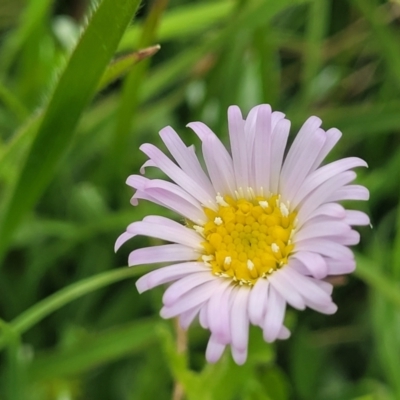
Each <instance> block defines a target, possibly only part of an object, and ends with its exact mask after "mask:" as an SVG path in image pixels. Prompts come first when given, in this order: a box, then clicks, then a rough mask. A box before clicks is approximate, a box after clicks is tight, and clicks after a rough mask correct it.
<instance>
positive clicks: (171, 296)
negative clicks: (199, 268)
mask: <svg viewBox="0 0 400 400" xmlns="http://www.w3.org/2000/svg"><path fill="white" fill-rule="evenodd" d="M213 279H215V276H214V275H213V274H212V273H211V271H204V272H197V273H193V274H190V275H187V276H185V277H184V278H181V279H179V280H177V281H176V282H174V283H173V284H172V285H171V286H170V287H169V288H168V289H167V290H166V291H165V292H164V295H163V303H164V304H165V305H166V306H167V307H169V306H172V305H173V304H174V303H175V302H176V301H179V299H180V297H181V296H183V295H184V294H186V293H187V292H189V291H191V290H193V289H194V288H195V287H197V286H200V285H202V284H203V283H206V282H208V281H211V280H213Z"/></svg>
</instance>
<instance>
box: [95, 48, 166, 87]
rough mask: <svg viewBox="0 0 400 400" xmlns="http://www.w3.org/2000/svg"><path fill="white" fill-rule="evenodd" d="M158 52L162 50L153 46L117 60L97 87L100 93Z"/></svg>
mask: <svg viewBox="0 0 400 400" xmlns="http://www.w3.org/2000/svg"><path fill="white" fill-rule="evenodd" d="M158 50H160V46H159V45H156V46H151V47H147V48H145V49H142V50H139V51H136V52H134V53H131V54H128V55H126V56H123V57H120V58H118V59H117V60H115V61H113V62H112V63H111V64H110V65H109V66H108V67H107V70H106V71H105V72H104V74H103V77H102V78H101V80H100V83H99V85H98V87H97V91H99V92H100V91H101V90H103V89H104V88H106V87H107V86H108V85H109V84H110V83H112V82H114V81H115V80H117V79H118V78H121V77H122V76H124V75H125V74H127V73H128V72H129V71H130V70H131V69H132V67H133V66H134V65H135V64H137V63H138V62H139V61H141V60H143V59H145V58H148V57H151V56H152V55H154V54H155V53H157V51H158Z"/></svg>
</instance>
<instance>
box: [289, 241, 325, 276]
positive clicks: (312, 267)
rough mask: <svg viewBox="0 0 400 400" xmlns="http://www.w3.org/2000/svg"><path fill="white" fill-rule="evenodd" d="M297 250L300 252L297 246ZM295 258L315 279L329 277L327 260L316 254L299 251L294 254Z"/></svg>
mask: <svg viewBox="0 0 400 400" xmlns="http://www.w3.org/2000/svg"><path fill="white" fill-rule="evenodd" d="M296 249H297V250H298V248H297V246H296ZM314 251H317V250H314ZM293 258H295V259H297V260H299V261H300V262H301V263H302V264H304V266H305V267H306V268H307V269H308V270H309V271H310V274H311V275H312V276H313V277H314V278H317V279H323V278H325V277H326V276H327V275H328V266H327V264H326V261H325V259H324V258H323V257H322V256H321V255H320V254H317V253H316V252H315V253H314V252H309V251H297V252H296V253H294V254H293Z"/></svg>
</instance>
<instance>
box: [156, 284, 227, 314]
mask: <svg viewBox="0 0 400 400" xmlns="http://www.w3.org/2000/svg"><path fill="white" fill-rule="evenodd" d="M219 284H220V282H219V280H218V279H214V280H212V281H209V282H206V283H204V284H202V285H200V286H197V287H196V288H194V289H193V290H192V291H190V292H188V293H186V294H185V295H183V296H182V297H181V298H180V299H179V301H177V302H176V303H175V304H173V305H172V306H171V307H167V306H164V307H163V308H162V309H161V311H160V315H161V316H162V317H163V318H166V319H167V318H172V317H176V316H177V315H179V314H181V313H183V312H185V311H187V310H189V309H191V308H193V307H196V306H198V305H200V304H202V303H204V302H205V301H207V300H208V298H209V297H210V293H212V292H213V291H214V290H215V289H217V288H218V285H219Z"/></svg>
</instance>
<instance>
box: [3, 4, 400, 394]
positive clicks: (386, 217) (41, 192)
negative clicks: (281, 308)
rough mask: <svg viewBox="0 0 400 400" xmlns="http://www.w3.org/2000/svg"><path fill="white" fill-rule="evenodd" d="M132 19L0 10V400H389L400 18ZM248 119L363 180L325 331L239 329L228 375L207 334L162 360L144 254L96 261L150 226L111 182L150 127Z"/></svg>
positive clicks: (121, 178) (198, 10)
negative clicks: (316, 120) (244, 333)
mask: <svg viewBox="0 0 400 400" xmlns="http://www.w3.org/2000/svg"><path fill="white" fill-rule="evenodd" d="M139 3H140V2H139V1H138V0H99V1H89V0H86V1H85V0H59V1H58V0H57V1H52V0H0V264H1V265H0V267H1V275H0V315H1V318H2V320H1V321H0V348H1V354H0V388H1V389H0V399H2V400H17V399H18V400H19V399H23V400H53V399H54V400H70V399H71V400H72V399H85V400H91V399H96V400H103V399H105V400H109V399H110V400H133V399H160V400H162V399H171V398H173V399H174V400H179V399H188V400H197V399H199V400H200V399H206V400H207V399H222V400H224V399H226V400H228V399H238V400H241V399H245V400H247V399H249V400H253V399H254V400H286V399H300V400H303V399H305V400H307V399H313V400H314V399H317V400H318V399H321V400H347V399H353V400H356V399H357V400H375V399H379V400H392V399H394V400H397V399H400V372H399V371H400V285H399V282H400V233H399V232H400V230H399V226H400V205H399V187H400V173H399V171H400V146H399V145H400V141H399V138H400V135H399V134H400V97H399V95H400V2H399V1H390V2H388V1H377V0H314V1H312V0H308V1H307V0H214V1H211V0H208V1H200V0H199V1H190V0H170V1H168V0H153V1H144V2H142V3H141V4H139ZM134 15H136V17H135V18H134ZM156 44H160V45H161V50H159V51H158V52H157V49H156V48H150V49H148V50H146V51H144V52H143V51H139V50H141V49H145V48H148V47H149V46H154V45H156ZM138 51H139V52H138ZM152 53H155V54H154V55H153V56H151V55H152ZM150 56H151V57H150ZM139 60H141V61H140V62H138V61H139ZM263 102H267V103H270V104H271V105H272V107H273V108H274V109H275V110H280V111H283V112H285V113H286V114H287V117H288V118H289V119H291V120H292V135H293V133H294V132H295V131H296V130H297V129H298V128H299V126H301V124H302V122H303V121H304V120H305V119H306V118H307V117H309V116H310V115H317V116H319V117H321V118H322V119H323V127H324V128H325V129H328V128H331V127H337V128H339V129H340V130H341V131H342V132H343V138H342V140H341V141H340V143H339V145H338V146H337V147H336V148H335V150H334V152H333V153H332V154H331V155H330V156H329V158H330V159H335V158H342V157H345V156H349V155H352V156H358V157H362V158H364V159H365V160H366V161H367V162H368V164H369V166H370V168H369V170H366V171H358V172H359V177H358V181H359V183H361V184H364V185H366V186H367V187H368V188H369V189H370V191H371V200H370V202H369V203H368V204H367V205H365V204H357V205H355V207H358V208H361V209H363V210H364V211H366V212H368V213H369V215H370V216H371V220H372V224H373V229H370V228H362V229H361V235H362V241H361V244H360V245H359V246H358V247H357V248H356V249H355V250H356V257H357V260H358V269H357V271H356V273H355V274H354V275H353V276H350V277H337V278H335V280H334V283H335V285H336V288H335V291H334V295H333V296H334V300H335V301H336V302H337V303H338V305H339V310H338V312H337V313H336V314H335V315H333V316H325V315H320V314H318V313H316V312H313V311H310V310H307V311H305V312H297V311H296V312H295V311H292V310H289V312H288V314H287V324H288V325H289V327H290V328H291V330H292V337H291V338H290V339H289V340H287V341H283V342H279V343H276V344H273V345H267V344H266V343H264V342H263V341H262V338H261V334H260V332H259V330H257V329H255V330H252V331H251V346H250V355H249V360H248V362H247V363H246V365H245V366H243V367H238V366H236V365H234V363H233V362H232V360H231V357H230V354H225V356H224V358H223V359H222V360H221V361H220V362H219V363H218V364H216V365H205V362H204V351H205V346H206V341H207V338H208V332H206V331H204V330H202V329H201V328H200V327H199V326H194V327H192V328H191V329H190V332H189V337H188V343H187V347H186V349H185V346H182V343H183V344H185V343H184V342H185V338H184V337H183V338H182V337H181V339H180V341H179V343H180V348H179V349H177V346H176V334H178V335H182V332H180V331H179V330H178V331H177V332H176V327H175V326H174V322H173V321H163V320H162V319H161V318H160V317H159V316H158V310H159V308H160V303H161V295H162V289H158V290H153V291H152V292H150V293H145V294H143V295H141V296H139V295H138V293H137V291H136V288H135V285H134V282H135V279H137V277H138V276H140V275H141V274H143V273H144V272H145V271H147V270H149V267H135V268H131V269H128V268H126V260H127V255H128V254H129V251H131V250H132V249H133V248H135V247H139V246H144V245H149V242H151V241H149V240H146V239H144V238H137V239H135V240H133V241H131V242H130V243H129V244H127V245H125V246H124V247H123V248H122V250H120V252H119V253H118V254H117V255H115V254H114V252H113V245H114V241H115V239H116V237H117V236H118V235H119V234H120V233H121V232H122V231H123V230H124V229H125V227H126V226H127V225H128V224H129V223H130V222H132V221H134V220H138V219H141V218H142V217H143V216H144V215H146V214H149V213H155V214H160V213H162V212H164V211H163V210H162V209H160V208H159V207H155V206H153V205H150V204H146V203H145V202H142V203H141V204H140V206H139V207H137V208H133V207H131V206H130V205H129V198H130V196H131V194H132V192H131V190H130V189H129V188H128V187H126V185H125V179H126V177H127V176H128V175H130V174H134V173H138V170H139V167H140V166H141V164H142V163H143V162H144V161H145V157H144V155H143V154H142V153H141V152H140V151H139V150H138V147H139V146H140V144H141V143H143V142H152V143H154V144H156V145H159V144H160V139H159V137H158V131H159V130H160V129H161V128H162V127H164V126H166V125H172V126H174V127H175V128H176V129H177V131H178V132H179V133H180V134H181V135H182V137H183V138H184V140H185V141H186V143H187V144H190V143H192V142H193V141H194V139H195V138H194V135H193V134H191V133H190V132H189V131H188V129H186V128H185V125H186V124H187V123H188V122H190V121H195V120H201V121H204V122H205V123H207V124H208V125H209V126H210V127H211V128H212V129H213V130H214V131H215V132H217V134H218V135H219V136H220V137H221V138H222V139H223V140H225V141H226V139H227V123H226V110H227V107H228V106H229V105H231V104H237V105H239V106H240V107H241V108H242V110H243V111H244V113H245V114H246V113H247V112H248V110H249V109H250V108H251V107H252V106H254V105H256V104H259V103H263ZM194 142H195V141H194ZM151 173H152V174H153V176H156V175H154V174H156V172H154V171H152V172H151ZM353 206H354V205H353ZM150 244H151V243H150ZM153 244H154V243H153Z"/></svg>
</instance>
